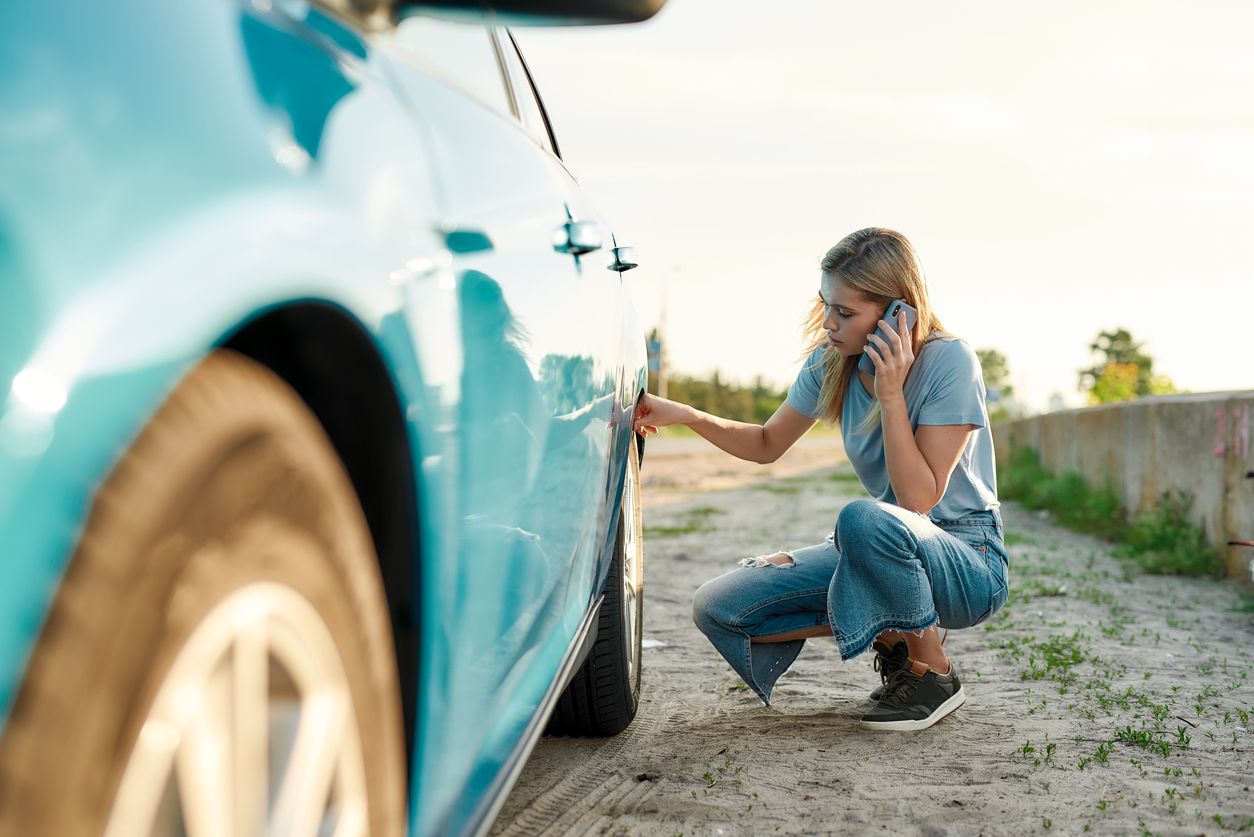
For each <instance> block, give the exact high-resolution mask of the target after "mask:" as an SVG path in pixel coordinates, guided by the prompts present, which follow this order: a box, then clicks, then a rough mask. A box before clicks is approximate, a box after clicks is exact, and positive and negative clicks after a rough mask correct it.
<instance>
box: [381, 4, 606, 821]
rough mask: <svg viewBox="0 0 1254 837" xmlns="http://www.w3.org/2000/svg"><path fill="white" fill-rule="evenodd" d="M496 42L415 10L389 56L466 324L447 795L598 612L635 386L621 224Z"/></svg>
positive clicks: (449, 562) (522, 718) (443, 587)
mask: <svg viewBox="0 0 1254 837" xmlns="http://www.w3.org/2000/svg"><path fill="white" fill-rule="evenodd" d="M499 49H500V46H499V44H498V42H497V40H496V38H495V37H494V35H493V33H492V32H491V31H490V30H488V29H486V28H484V27H481V26H472V25H468V24H455V23H449V22H444V21H437V20H433V19H429V18H423V17H410V18H407V19H405V20H402V21H401V22H400V23H399V25H398V26H397V29H396V31H395V33H394V34H393V39H392V43H391V47H390V50H389V54H390V57H391V59H392V63H391V67H392V70H393V72H394V75H395V84H396V87H397V90H398V92H399V94H400V95H401V96H402V97H404V98H406V99H407V100H408V102H409V104H410V106H411V108H412V109H413V112H414V115H415V117H416V119H417V120H418V121H419V122H420V123H421V125H422V128H423V130H424V132H425V133H426V134H427V137H428V139H429V146H430V148H431V149H432V153H433V160H434V164H435V169H436V178H437V182H438V184H439V188H440V190H441V192H442V201H443V202H442V211H443V213H444V218H443V221H442V223H441V230H442V233H443V234H444V235H445V237H446V240H447V242H448V248H449V250H450V252H451V254H452V255H451V258H452V275H453V281H455V283H456V295H457V299H458V309H459V314H458V320H459V322H458V325H459V328H460V332H461V340H460V347H457V349H455V348H454V347H448V349H449V351H455V350H457V351H460V354H461V366H462V372H461V376H460V392H459V397H458V403H457V406H456V409H455V411H454V415H453V416H451V418H452V419H453V421H454V424H455V427H456V429H455V434H456V437H457V438H456V444H455V445H454V446H453V449H455V458H456V460H457V462H456V471H457V473H458V475H459V479H458V484H457V486H456V488H455V490H456V492H457V497H456V504H455V506H456V510H457V511H456V515H455V516H456V526H457V539H458V547H457V550H456V555H447V556H441V560H440V561H439V562H438V566H430V565H428V566H427V567H425V568H424V571H423V572H424V576H423V577H424V583H425V584H426V588H425V592H424V595H423V603H424V608H425V609H426V611H425V613H424V618H423V624H424V627H425V628H427V629H429V631H430V632H431V633H432V634H433V635H432V636H428V642H427V645H426V646H425V647H426V648H427V649H428V650H429V656H428V665H427V666H426V670H427V672H428V676H429V678H430V679H429V681H428V682H427V683H424V689H425V697H426V704H425V706H424V707H423V708H422V709H421V710H420V711H421V712H422V713H423V715H424V716H425V717H426V719H427V724H426V726H425V727H423V728H422V729H423V734H425V735H426V736H428V739H429V740H428V741H424V742H421V744H422V745H423V748H424V749H427V745H428V744H430V745H432V746H431V747H430V751H434V752H441V753H442V758H443V760H442V761H441V763H440V765H439V767H438V769H423V770H422V771H421V781H423V782H426V783H431V786H430V787H428V788H427V789H426V793H430V794H432V795H433V797H434V798H435V799H441V798H448V797H450V796H455V795H461V796H463V797H464V798H470V797H471V796H473V794H474V793H475V792H476V788H477V786H481V785H484V784H486V783H487V782H489V781H490V780H491V778H492V777H493V776H494V774H495V770H496V768H497V767H498V766H499V765H500V764H502V763H503V762H504V760H505V759H506V758H507V756H508V755H509V751H510V750H512V748H513V747H514V745H515V744H516V743H517V740H518V738H519V736H520V735H521V732H522V729H523V727H524V726H525V724H526V723H527V722H528V721H529V720H530V717H531V715H532V714H534V712H535V710H536V707H537V706H538V703H539V700H540V699H541V697H542V696H543V694H544V692H545V691H546V690H547V689H548V688H549V685H550V683H551V681H552V679H553V677H554V675H555V673H556V670H557V667H558V665H559V664H560V662H561V657H562V655H563V653H564V652H565V650H566V646H567V645H568V643H569V641H570V638H571V637H573V636H574V634H575V632H576V630H577V628H578V626H579V623H580V621H581V619H582V617H583V615H584V613H585V611H586V608H587V606H588V602H589V596H590V593H591V588H592V576H593V573H594V570H595V565H596V560H597V558H598V555H597V553H598V551H599V548H600V545H601V542H602V539H601V537H600V535H601V533H600V532H598V531H597V528H598V523H599V522H601V520H602V518H603V512H604V508H603V507H604V494H605V489H604V486H605V480H606V468H607V461H608V455H609V440H610V427H609V423H610V419H611V414H612V410H613V399H614V393H615V389H616V386H617V383H618V375H619V364H618V353H619V348H618V347H619V344H620V333H619V330H618V329H619V326H618V322H619V316H618V311H619V305H620V289H619V284H618V283H619V278H618V275H617V274H616V273H614V272H612V271H609V270H607V269H606V257H607V255H608V252H609V246H608V245H609V243H610V242H609V233H608V232H607V231H605V228H604V226H603V225H602V224H600V222H599V219H598V218H596V217H595V215H594V214H593V212H592V210H591V209H590V208H589V207H588V206H587V205H586V204H585V203H584V202H583V201H582V199H581V198H580V197H579V195H578V190H577V188H575V187H574V183H573V181H572V180H571V179H570V177H569V175H568V174H567V173H566V171H565V170H564V168H563V166H562V164H561V162H560V160H558V158H557V157H556V156H555V154H554V153H553V151H552V150H551V148H550V147H546V146H545V144H544V143H542V142H540V141H539V140H538V138H537V137H536V135H535V134H534V133H531V132H528V130H527V128H526V126H525V125H524V124H523V122H522V121H520V119H519V118H518V116H517V106H516V105H515V103H514V100H513V99H512V98H511V93H510V89H509V87H508V85H507V82H506V77H505V70H504V69H503V67H502V65H501V63H500V53H499ZM581 222H582V223H581ZM419 319H421V316H419ZM418 327H419V328H421V326H418ZM428 564H430V562H428ZM454 740H456V745H455V746H454V745H452V743H451V742H452V741H454ZM441 742H443V743H441ZM431 767H434V765H432V766H431ZM472 770H473V771H474V773H473V775H471V771H472Z"/></svg>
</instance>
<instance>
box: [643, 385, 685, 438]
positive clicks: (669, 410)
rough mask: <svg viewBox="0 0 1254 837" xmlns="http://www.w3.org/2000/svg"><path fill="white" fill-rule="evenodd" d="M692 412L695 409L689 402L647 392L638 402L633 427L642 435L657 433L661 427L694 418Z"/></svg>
mask: <svg viewBox="0 0 1254 837" xmlns="http://www.w3.org/2000/svg"><path fill="white" fill-rule="evenodd" d="M692 414H693V410H692V408H691V407H689V406H688V405H687V404H680V403H679V402H678V401H670V400H668V399H665V398H662V397H661V396H658V395H652V394H650V393H647V392H646V393H645V394H644V395H643V396H642V397H641V398H640V401H639V402H638V403H637V404H636V415H635V418H634V419H633V421H632V429H633V430H635V431H636V432H637V433H639V434H640V435H641V436H648V435H649V434H650V433H657V429H658V428H659V427H666V426H667V425H669V424H683V423H685V422H687V421H689V420H691V419H692Z"/></svg>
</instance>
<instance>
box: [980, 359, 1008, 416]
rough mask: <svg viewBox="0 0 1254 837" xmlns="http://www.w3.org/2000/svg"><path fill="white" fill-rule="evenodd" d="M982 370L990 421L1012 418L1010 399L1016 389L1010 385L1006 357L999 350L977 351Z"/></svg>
mask: <svg viewBox="0 0 1254 837" xmlns="http://www.w3.org/2000/svg"><path fill="white" fill-rule="evenodd" d="M975 354H976V356H977V357H978V358H979V359H980V369H981V370H982V371H983V372H984V389H985V390H986V391H987V392H988V418H989V421H1002V420H1004V419H1007V418H1009V417H1010V399H1011V397H1012V396H1013V395H1014V391H1015V388H1014V387H1013V386H1011V385H1010V366H1009V365H1008V364H1007V363H1006V356H1005V355H1004V354H1002V353H1001V352H1000V351H998V350H997V349H976V350H975Z"/></svg>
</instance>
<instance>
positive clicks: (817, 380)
mask: <svg viewBox="0 0 1254 837" xmlns="http://www.w3.org/2000/svg"><path fill="white" fill-rule="evenodd" d="M826 350H827V347H825V346H819V347H818V348H817V349H815V350H814V351H813V352H811V353H810V354H809V356H808V357H807V358H806V359H805V362H804V363H802V364H801V371H800V372H798V373H797V380H795V381H793V382H792V386H790V387H789V388H788V400H787V403H788V404H789V405H790V406H791V407H792V408H793V409H794V410H796V411H797V412H798V413H801V415H803V416H806V417H808V418H812V419H817V418H821V416H819V392H820V391H821V390H822V389H823V355H824V353H825V352H826Z"/></svg>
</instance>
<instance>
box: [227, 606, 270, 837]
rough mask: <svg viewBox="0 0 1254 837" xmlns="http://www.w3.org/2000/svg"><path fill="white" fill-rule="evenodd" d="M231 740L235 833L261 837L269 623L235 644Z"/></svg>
mask: <svg viewBox="0 0 1254 837" xmlns="http://www.w3.org/2000/svg"><path fill="white" fill-rule="evenodd" d="M232 666H233V671H232V674H233V677H232V688H233V694H232V696H231V697H232V712H231V715H232V717H231V739H232V744H233V747H232V750H233V755H234V767H235V777H234V778H235V781H234V795H235V829H234V831H235V833H236V834H259V833H261V829H262V827H263V826H264V825H265V821H266V781H267V779H266V777H267V773H268V770H267V765H266V759H267V758H268V742H267V737H268V723H267V721H268V717H267V713H268V697H269V694H268V692H269V679H270V678H269V669H270V657H269V654H268V649H267V646H266V623H265V620H264V619H261V618H259V619H256V620H254V621H253V622H252V623H251V624H249V625H247V626H246V627H245V628H243V629H242V630H241V631H240V633H239V635H238V636H236V638H235V644H234V648H233V654H232Z"/></svg>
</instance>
